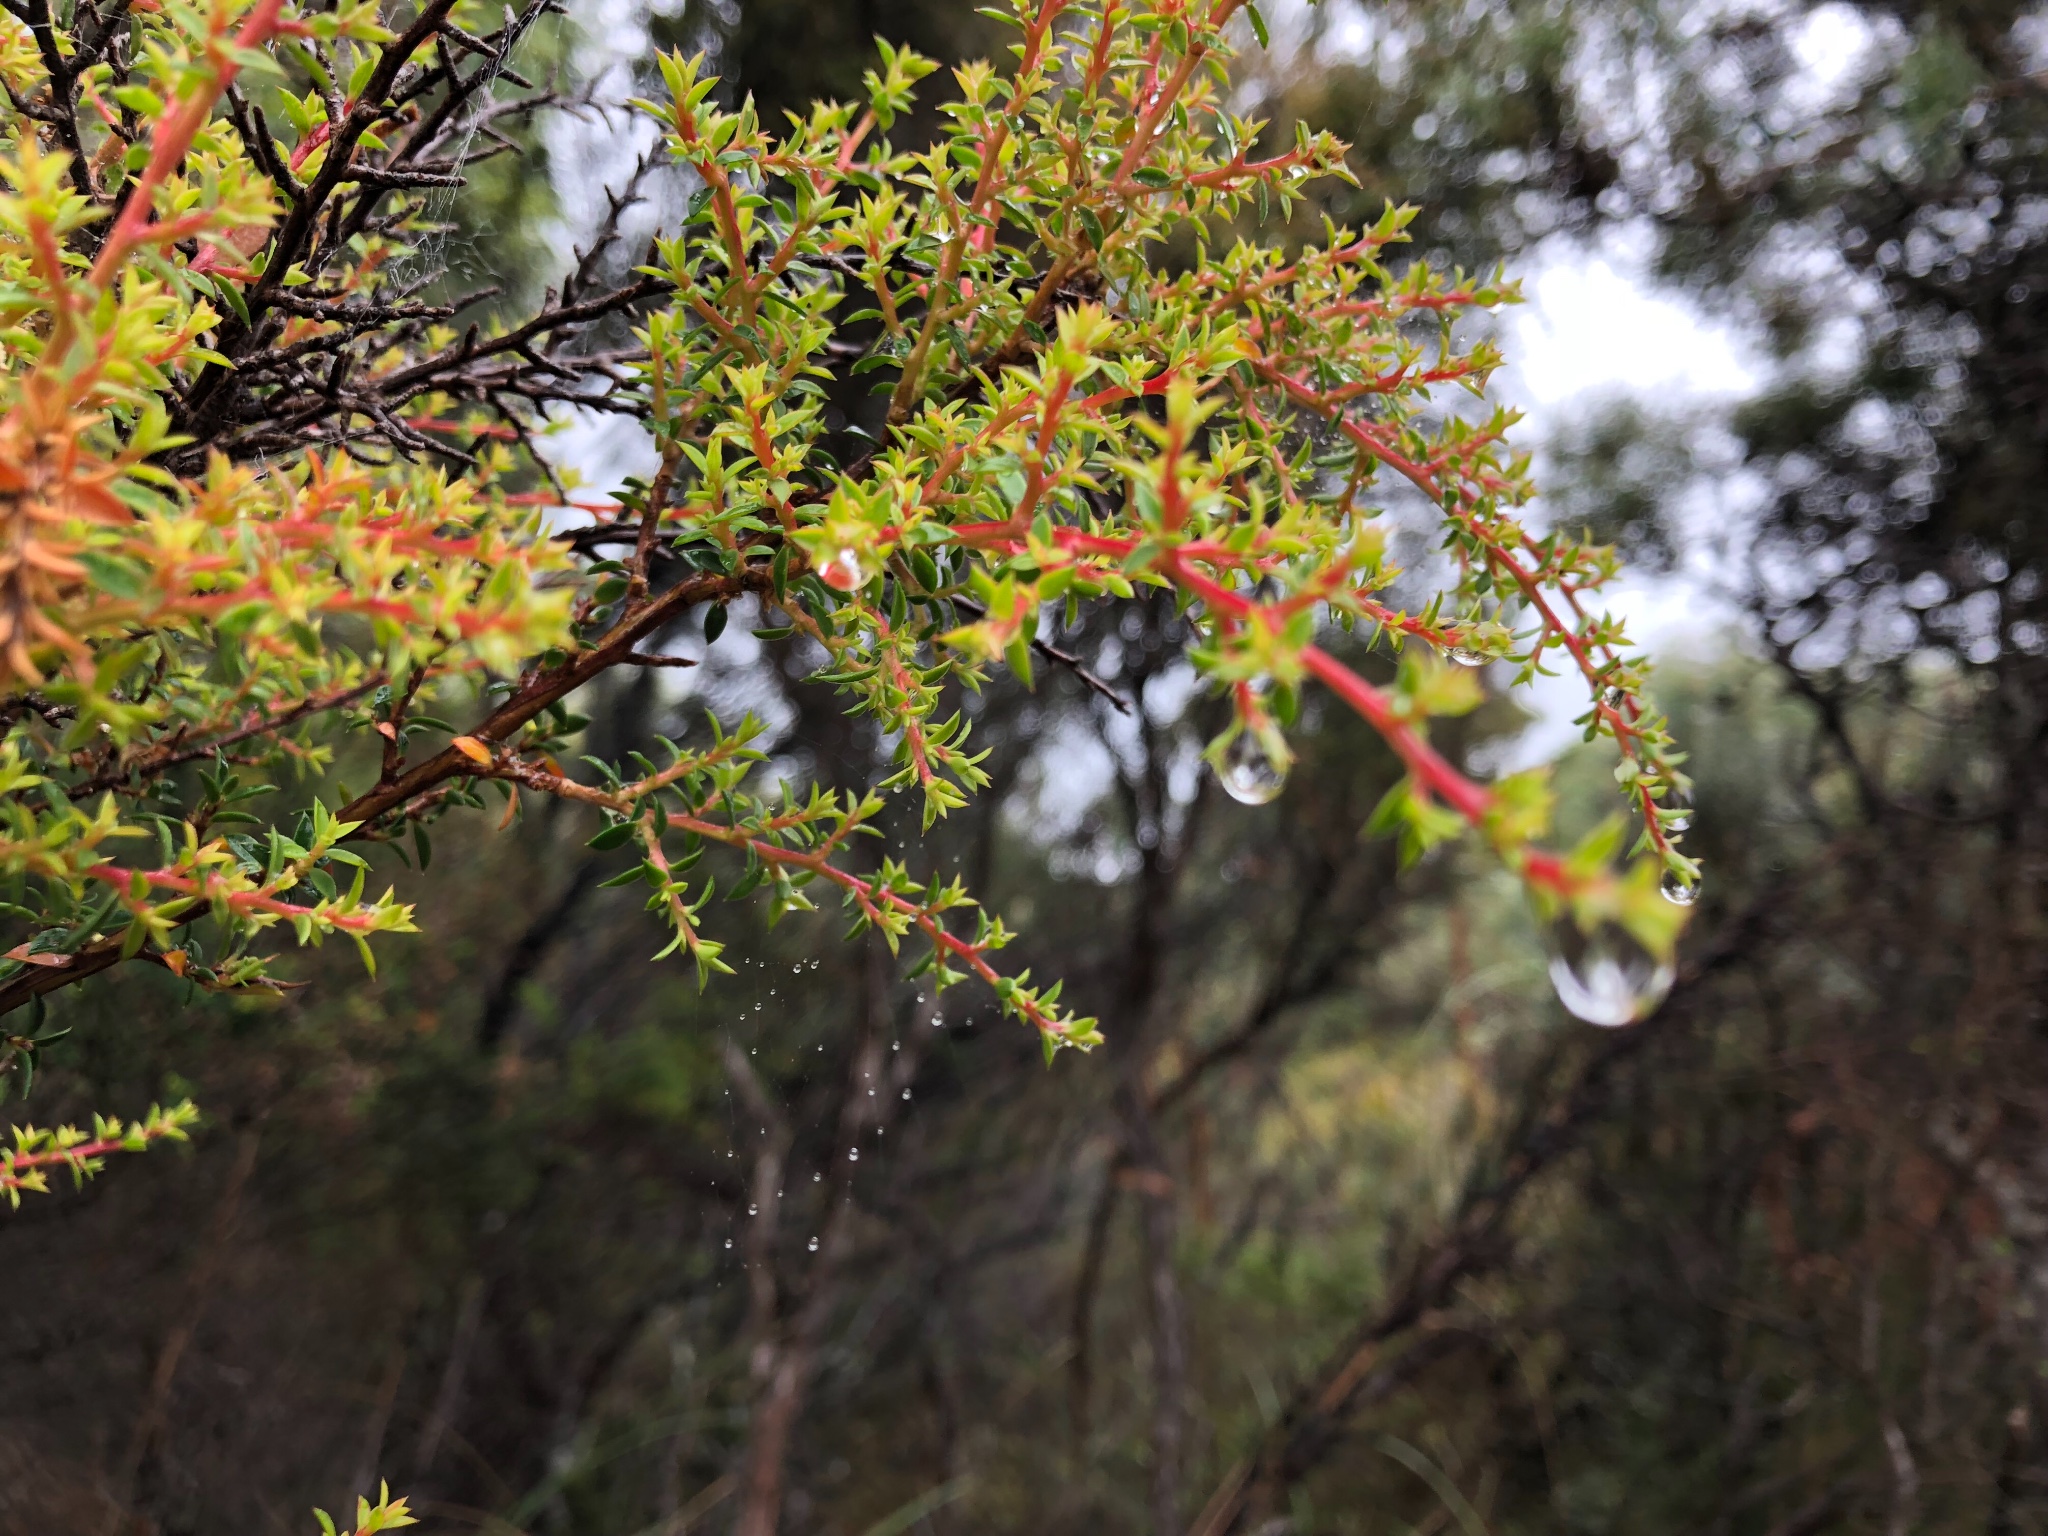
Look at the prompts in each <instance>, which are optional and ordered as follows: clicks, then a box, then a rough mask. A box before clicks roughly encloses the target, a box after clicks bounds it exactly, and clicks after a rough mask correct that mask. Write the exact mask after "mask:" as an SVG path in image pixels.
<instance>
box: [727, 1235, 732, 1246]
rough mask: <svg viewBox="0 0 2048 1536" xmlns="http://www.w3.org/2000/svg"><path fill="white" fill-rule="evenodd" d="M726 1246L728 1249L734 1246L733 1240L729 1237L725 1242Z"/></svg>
mask: <svg viewBox="0 0 2048 1536" xmlns="http://www.w3.org/2000/svg"><path fill="white" fill-rule="evenodd" d="M725 1246H726V1247H728V1248H730V1247H731V1246H732V1239H731V1238H729V1237H728V1238H727V1239H726V1240H725Z"/></svg>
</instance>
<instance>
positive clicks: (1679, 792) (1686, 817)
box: [1657, 789, 1692, 832]
mask: <svg viewBox="0 0 2048 1536" xmlns="http://www.w3.org/2000/svg"><path fill="white" fill-rule="evenodd" d="M1657 806H1658V809H1660V810H1662V811H1665V812H1667V813H1668V812H1672V811H1676V812H1677V813H1678V814H1677V815H1675V816H1674V815H1669V814H1667V815H1665V816H1663V817H1660V818H1659V819H1660V820H1661V821H1662V822H1663V823H1664V830H1665V831H1666V832H1683V831H1685V830H1686V828H1688V827H1690V826H1691V825H1692V795H1691V794H1690V792H1688V791H1686V790H1683V789H1674V790H1670V791H1669V792H1667V793H1666V794H1665V796H1664V798H1663V799H1662V800H1659V801H1658V802H1657Z"/></svg>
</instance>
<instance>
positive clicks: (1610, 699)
mask: <svg viewBox="0 0 2048 1536" xmlns="http://www.w3.org/2000/svg"><path fill="white" fill-rule="evenodd" d="M1627 700H1628V695H1627V694H1626V693H1624V692H1622V690H1621V689H1619V688H1608V689H1606V690H1605V691H1604V692H1602V693H1601V695H1600V702H1601V703H1602V704H1605V705H1606V706H1607V707H1608V708H1609V709H1619V708H1621V706H1622V705H1623V704H1624V703H1626V702H1627Z"/></svg>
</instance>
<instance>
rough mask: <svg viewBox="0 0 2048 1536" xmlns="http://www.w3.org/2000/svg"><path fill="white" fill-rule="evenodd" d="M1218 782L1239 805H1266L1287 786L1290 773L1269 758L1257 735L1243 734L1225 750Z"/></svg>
mask: <svg viewBox="0 0 2048 1536" xmlns="http://www.w3.org/2000/svg"><path fill="white" fill-rule="evenodd" d="M1218 781H1219V782H1220V783H1221V784H1222V785H1223V792H1224V793H1225V794H1226V795H1228V796H1230V798H1231V799H1233V800H1235V801H1236V802H1237V803H1238V804H1239V805H1264V804H1266V803H1267V802H1268V801H1270V800H1273V799H1275V798H1276V797H1277V796H1278V795H1279V793H1280V791H1281V790H1282V789H1283V788H1285V787H1286V784H1287V774H1286V773H1285V771H1283V770H1282V769H1281V768H1280V767H1278V766H1277V765H1276V764H1275V763H1274V761H1273V759H1272V758H1270V757H1268V756H1267V755H1266V749H1265V746H1264V745H1263V744H1262V743H1261V742H1260V741H1259V738H1258V736H1257V735H1256V734H1255V733H1253V732H1251V731H1239V732H1238V733H1237V735H1236V737H1235V738H1233V739H1232V741H1231V743H1230V745H1229V746H1228V747H1226V748H1225V749H1224V752H1223V772H1222V773H1221V774H1220V775H1218Z"/></svg>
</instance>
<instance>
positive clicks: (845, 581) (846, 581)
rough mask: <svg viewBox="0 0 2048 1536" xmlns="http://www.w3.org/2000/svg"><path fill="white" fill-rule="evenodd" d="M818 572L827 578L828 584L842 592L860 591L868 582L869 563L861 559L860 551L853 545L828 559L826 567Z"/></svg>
mask: <svg viewBox="0 0 2048 1536" xmlns="http://www.w3.org/2000/svg"><path fill="white" fill-rule="evenodd" d="M818 574H819V575H821V576H823V577H824V578H825V585H826V586H828V587H832V588H835V589H836V590H838V591H841V592H858V591H859V590H860V589H861V588H862V587H864V586H866V585H867V584H868V568H867V563H866V562H865V561H864V560H862V559H861V557H860V551H859V550H857V549H853V548H851V547H849V548H846V549H842V550H840V551H839V553H838V554H836V555H834V556H833V557H832V558H831V559H830V560H827V561H826V562H825V569H824V570H822V571H820V572H819V573H818Z"/></svg>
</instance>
